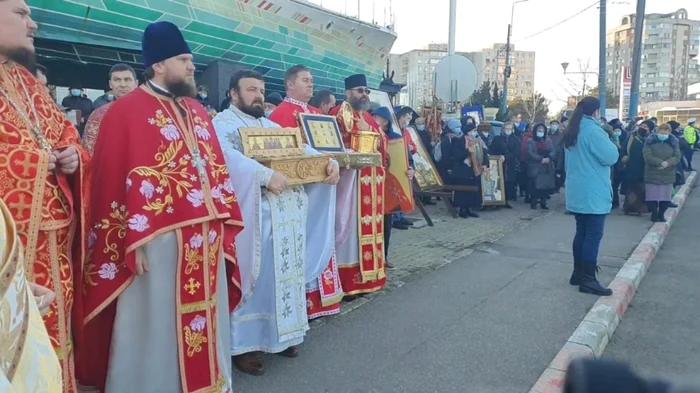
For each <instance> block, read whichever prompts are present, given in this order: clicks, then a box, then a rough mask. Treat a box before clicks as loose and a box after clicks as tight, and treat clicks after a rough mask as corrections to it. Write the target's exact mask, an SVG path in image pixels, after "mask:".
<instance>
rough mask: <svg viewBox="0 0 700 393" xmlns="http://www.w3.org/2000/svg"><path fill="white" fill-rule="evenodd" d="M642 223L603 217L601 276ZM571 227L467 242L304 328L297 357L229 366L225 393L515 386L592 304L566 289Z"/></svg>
mask: <svg viewBox="0 0 700 393" xmlns="http://www.w3.org/2000/svg"><path fill="white" fill-rule="evenodd" d="M517 208H518V209H523V210H524V209H526V208H527V207H526V206H524V205H523V204H521V203H519V204H518V206H517ZM485 214H488V213H485ZM650 224H651V223H650V222H649V221H648V218H642V217H627V216H623V215H621V214H619V213H614V214H612V215H611V216H610V217H609V219H608V225H607V228H606V235H605V239H604V241H603V245H602V249H601V259H600V263H601V265H603V270H602V273H601V274H602V280H603V281H605V282H607V281H609V280H611V279H612V277H613V276H614V275H615V274H616V272H617V270H618V269H619V268H620V266H622V264H623V263H624V261H625V260H626V258H627V256H628V255H629V254H630V253H631V252H632V250H633V249H634V248H635V247H636V245H637V244H638V242H639V241H640V240H641V239H642V237H643V236H644V235H645V234H646V232H647V230H648V228H649V227H650ZM573 233H574V221H573V217H571V216H567V215H564V214H563V212H555V213H553V214H552V215H551V216H549V217H547V218H544V219H541V220H539V221H536V222H533V223H532V225H531V226H529V227H527V228H525V229H522V230H519V231H516V232H513V233H511V234H510V235H507V236H506V237H505V238H503V239H501V240H500V241H497V242H496V243H493V244H488V245H484V246H481V247H477V248H476V249H475V250H474V252H473V253H472V254H471V255H468V256H467V257H465V258H463V259H461V260H458V261H455V262H453V263H451V264H448V265H446V266H444V267H442V268H440V269H438V270H436V271H434V272H432V273H430V274H427V275H424V276H422V277H420V278H418V279H416V280H414V281H411V282H408V283H406V284H405V285H404V286H402V287H400V288H397V289H395V290H393V291H391V292H388V293H384V294H381V295H380V296H377V297H375V298H374V299H372V300H371V301H370V302H368V303H367V304H366V305H364V306H362V307H360V308H358V309H357V310H355V311H353V312H350V313H348V314H346V315H342V316H338V317H332V318H328V319H327V320H326V321H325V323H324V324H322V325H321V326H318V327H315V328H314V329H312V330H311V331H310V332H309V334H308V335H307V338H306V342H305V343H304V344H303V345H302V346H301V348H300V350H301V356H300V357H299V358H297V359H286V358H282V357H279V356H274V355H268V356H267V357H265V365H266V368H267V373H266V374H265V375H264V376H261V377H252V376H248V375H242V374H240V373H238V372H236V373H234V385H235V391H236V392H245V393H262V392H266V393H267V392H271V393H272V392H275V393H277V392H284V393H287V392H290V393H291V392H294V393H296V392H299V393H302V392H303V393H319V392H332V393H351V392H363V393H367V392H382V393H385V392H420V393H427V392H441V393H443V392H460V393H463V392H469V393H482V392H484V393H485V392H489V393H493V392H498V393H525V392H527V391H528V390H529V389H530V387H531V386H532V385H533V384H534V382H535V381H536V380H537V378H538V377H539V376H540V374H541V373H542V371H544V369H545V368H546V366H547V365H548V364H549V362H551V360H552V359H553V358H554V356H555V355H556V354H557V352H558V351H559V349H560V348H561V346H562V345H563V344H564V343H565V342H566V340H567V339H568V337H569V336H570V335H571V333H572V332H573V330H574V329H575V328H576V326H577V325H578V324H579V322H580V321H581V320H582V319H583V317H584V316H585V314H586V312H587V311H588V310H589V309H590V307H591V306H592V305H593V304H594V302H595V301H596V300H597V298H596V297H594V296H591V295H585V294H580V293H579V292H578V291H577V289H576V288H575V287H571V286H569V285H568V278H569V275H570V273H571V251H570V250H571V240H572V238H573Z"/></svg>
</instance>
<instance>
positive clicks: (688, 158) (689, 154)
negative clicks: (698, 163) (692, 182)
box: [684, 147, 694, 169]
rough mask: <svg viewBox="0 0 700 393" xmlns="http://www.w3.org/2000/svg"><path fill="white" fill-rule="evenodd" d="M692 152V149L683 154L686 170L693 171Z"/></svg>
mask: <svg viewBox="0 0 700 393" xmlns="http://www.w3.org/2000/svg"><path fill="white" fill-rule="evenodd" d="M693 152H694V150H693V148H692V147H691V148H690V149H688V150H686V151H685V152H684V153H685V154H684V156H685V160H686V161H687V162H688V169H693Z"/></svg>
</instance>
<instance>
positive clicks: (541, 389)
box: [530, 172, 697, 393]
mask: <svg viewBox="0 0 700 393" xmlns="http://www.w3.org/2000/svg"><path fill="white" fill-rule="evenodd" d="M696 180H697V173H696V172H693V173H691V174H690V176H688V178H687V179H686V182H685V185H683V187H681V188H680V190H678V192H677V193H676V196H675V198H673V202H675V203H676V204H677V205H678V208H676V209H670V210H668V211H667V213H666V215H667V217H666V220H667V222H666V223H656V224H654V226H652V227H651V229H649V232H648V233H647V234H646V236H644V238H643V239H642V241H641V243H639V245H638V246H637V248H635V250H634V251H633V252H632V255H630V257H629V258H628V259H627V262H625V264H624V265H623V266H622V268H621V269H620V270H619V271H618V272H617V275H616V276H615V278H614V279H613V280H612V281H611V282H610V285H609V287H610V288H611V289H612V290H613V295H612V296H610V297H601V298H600V299H598V301H597V302H596V303H595V305H593V307H592V308H591V310H590V311H589V312H588V314H586V316H585V317H584V318H583V321H581V323H580V324H579V325H578V327H577V328H576V330H574V333H573V334H572V335H571V337H569V339H568V340H567V342H566V344H564V347H563V348H562V349H561V350H560V351H559V353H557V355H556V356H555V357H554V360H552V362H551V363H550V364H549V366H547V368H546V369H545V370H544V373H542V375H541V376H540V378H539V379H538V380H537V382H535V385H534V386H533V387H532V389H530V393H561V392H562V389H563V387H564V377H565V375H566V369H567V367H568V365H569V362H570V361H571V360H572V359H574V358H577V357H581V356H595V357H600V355H601V354H602V353H603V351H604V350H605V347H607V345H608V343H609V342H610V339H611V338H612V336H613V333H615V329H616V328H617V325H618V324H619V323H620V320H621V319H622V317H623V316H624V315H625V312H626V311H627V307H628V306H629V304H630V302H631V301H632V298H633V297H634V295H635V293H636V291H637V288H639V284H640V283H641V282H642V279H643V278H644V276H645V275H646V273H647V271H648V270H649V266H650V265H651V263H652V262H653V261H654V258H655V257H656V253H657V252H658V251H659V249H660V248H661V245H662V244H663V242H664V240H665V239H666V236H667V235H668V231H669V229H670V228H671V226H672V225H673V223H674V222H675V221H676V217H677V216H678V212H679V211H680V210H681V209H682V208H683V205H684V204H685V201H686V199H687V197H688V195H690V191H691V190H692V188H693V185H694V184H695V181H696Z"/></svg>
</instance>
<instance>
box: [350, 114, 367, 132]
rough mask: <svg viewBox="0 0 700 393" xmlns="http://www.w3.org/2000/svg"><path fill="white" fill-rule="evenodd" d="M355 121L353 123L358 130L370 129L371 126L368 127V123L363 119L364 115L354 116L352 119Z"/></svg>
mask: <svg viewBox="0 0 700 393" xmlns="http://www.w3.org/2000/svg"><path fill="white" fill-rule="evenodd" d="M353 120H354V121H355V124H357V129H358V130H360V131H370V130H371V128H370V127H369V124H367V122H366V121H365V119H364V117H356V118H354V119H353Z"/></svg>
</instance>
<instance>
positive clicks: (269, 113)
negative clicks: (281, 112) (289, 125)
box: [265, 111, 272, 119]
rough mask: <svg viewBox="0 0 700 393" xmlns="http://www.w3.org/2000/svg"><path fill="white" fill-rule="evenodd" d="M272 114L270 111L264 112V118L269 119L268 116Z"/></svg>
mask: <svg viewBox="0 0 700 393" xmlns="http://www.w3.org/2000/svg"><path fill="white" fill-rule="evenodd" d="M271 114H272V111H265V117H267V118H268V119H269V118H270V115H271Z"/></svg>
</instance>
